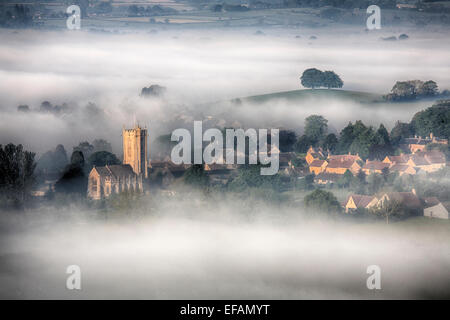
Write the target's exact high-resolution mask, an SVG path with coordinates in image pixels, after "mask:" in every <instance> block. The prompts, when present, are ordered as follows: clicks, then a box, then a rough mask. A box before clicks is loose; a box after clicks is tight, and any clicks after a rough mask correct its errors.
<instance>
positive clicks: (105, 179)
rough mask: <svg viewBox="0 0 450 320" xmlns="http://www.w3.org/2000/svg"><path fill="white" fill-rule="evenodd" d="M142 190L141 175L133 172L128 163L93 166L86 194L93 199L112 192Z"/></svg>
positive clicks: (106, 195)
mask: <svg viewBox="0 0 450 320" xmlns="http://www.w3.org/2000/svg"><path fill="white" fill-rule="evenodd" d="M143 190H144V189H143V184H142V175H137V174H136V173H134V171H133V168H132V167H131V166H130V165H129V164H122V165H112V166H108V165H106V166H104V167H94V168H92V170H91V172H90V174H89V180H88V196H89V197H90V198H91V199H93V200H100V199H102V198H108V197H109V196H110V195H111V194H113V193H120V192H123V191H140V192H142V191H143Z"/></svg>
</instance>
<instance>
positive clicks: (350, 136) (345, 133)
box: [338, 122, 355, 153]
mask: <svg viewBox="0 0 450 320" xmlns="http://www.w3.org/2000/svg"><path fill="white" fill-rule="evenodd" d="M354 139H355V134H354V132H353V124H352V123H351V122H349V123H348V125H347V126H346V127H345V128H344V129H342V130H341V133H340V136H339V143H338V151H339V152H340V153H347V152H348V150H349V149H350V146H351V144H352V142H353V140H354Z"/></svg>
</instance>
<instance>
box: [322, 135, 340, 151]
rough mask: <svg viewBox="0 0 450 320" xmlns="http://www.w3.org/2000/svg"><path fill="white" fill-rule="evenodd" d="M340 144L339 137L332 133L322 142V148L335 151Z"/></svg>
mask: <svg viewBox="0 0 450 320" xmlns="http://www.w3.org/2000/svg"><path fill="white" fill-rule="evenodd" d="M337 145H338V139H337V138H336V135H335V134H334V133H330V134H329V135H327V136H326V137H325V139H324V140H323V142H322V148H324V149H325V150H329V151H330V152H334V151H335V150H336V148H337Z"/></svg>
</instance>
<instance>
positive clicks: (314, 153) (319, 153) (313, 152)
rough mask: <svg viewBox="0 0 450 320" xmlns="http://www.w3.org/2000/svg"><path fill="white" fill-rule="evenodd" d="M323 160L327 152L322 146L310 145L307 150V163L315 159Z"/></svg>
mask: <svg viewBox="0 0 450 320" xmlns="http://www.w3.org/2000/svg"><path fill="white" fill-rule="evenodd" d="M321 159H322V160H323V159H325V154H324V152H323V150H322V148H313V147H312V146H310V147H309V149H308V151H307V152H306V157H305V160H306V163H307V164H308V165H309V164H311V162H313V161H314V160H321Z"/></svg>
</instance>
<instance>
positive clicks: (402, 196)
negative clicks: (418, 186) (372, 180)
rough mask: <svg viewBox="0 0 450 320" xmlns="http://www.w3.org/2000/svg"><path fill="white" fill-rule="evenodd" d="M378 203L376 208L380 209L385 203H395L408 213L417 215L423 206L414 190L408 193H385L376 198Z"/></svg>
mask: <svg viewBox="0 0 450 320" xmlns="http://www.w3.org/2000/svg"><path fill="white" fill-rule="evenodd" d="M377 199H378V202H377V205H376V207H379V208H381V207H382V206H383V205H384V204H385V203H386V201H392V202H397V203H399V204H401V205H402V206H404V207H405V208H406V209H408V210H410V211H414V212H416V213H419V212H420V211H421V210H422V208H423V206H422V202H421V201H420V199H419V197H418V196H417V194H416V190H414V189H413V190H412V191H410V192H385V193H382V194H380V195H378V196H377Z"/></svg>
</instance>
